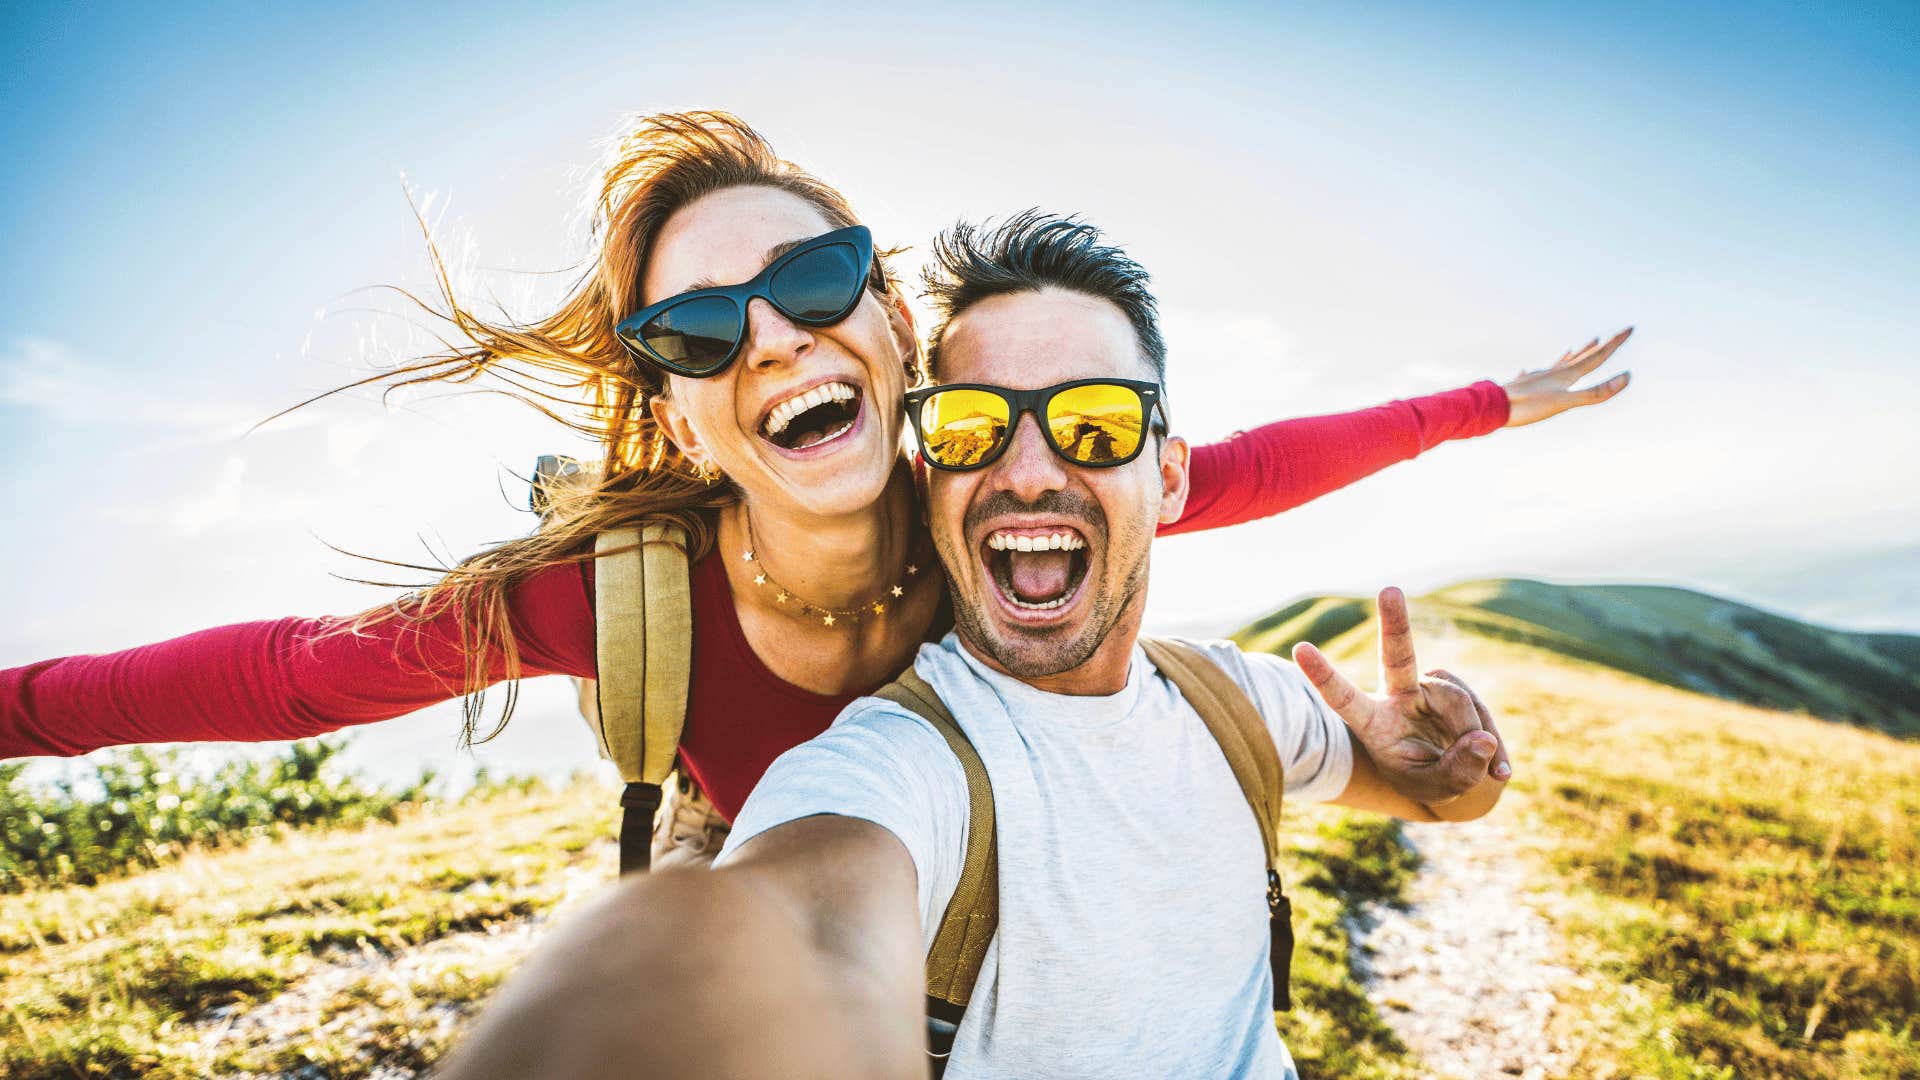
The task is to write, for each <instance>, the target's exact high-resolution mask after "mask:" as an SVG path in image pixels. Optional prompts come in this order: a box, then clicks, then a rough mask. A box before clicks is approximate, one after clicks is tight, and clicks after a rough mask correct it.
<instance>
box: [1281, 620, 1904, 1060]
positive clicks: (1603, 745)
mask: <svg viewBox="0 0 1920 1080" xmlns="http://www.w3.org/2000/svg"><path fill="white" fill-rule="evenodd" d="M1512 584H1517V586H1518V587H1517V588H1512V587H1509V585H1510V583H1480V584H1476V585H1472V586H1462V587H1456V588H1455V589H1450V590H1444V591H1443V592H1442V593H1441V594H1439V595H1438V596H1437V597H1434V598H1429V599H1426V600H1422V601H1416V602H1415V605H1414V614H1415V622H1416V632H1417V634H1418V635H1419V639H1420V644H1421V662H1422V664H1423V665H1424V666H1428V667H1432V666H1446V667H1450V668H1452V669H1454V670H1455V671H1459V672H1463V673H1466V674H1468V675H1469V677H1470V679H1471V681H1473V682H1474V683H1475V685H1476V686H1477V687H1479V688H1480V689H1481V690H1482V691H1483V693H1484V694H1485V695H1486V696H1487V697H1488V698H1489V700H1490V702H1491V703H1492V705H1493V706H1494V708H1495V709H1496V711H1497V712H1498V714H1499V716H1500V720H1501V724H1502V731H1503V734H1504V735H1505V736H1506V737H1507V738H1508V740H1509V741H1510V743H1511V744H1512V745H1513V746H1514V747H1515V748H1516V755H1517V757H1516V762H1517V766H1516V767H1517V772H1516V782H1515V784H1514V790H1513V791H1512V792H1511V794H1510V796H1509V803H1510V804H1511V805H1508V806H1504V807H1503V808H1502V810H1501V811H1500V812H1501V813H1503V814H1510V815H1513V816H1514V818H1515V820H1517V821H1518V822H1519V823H1520V824H1521V827H1522V829H1523V830H1524V831H1525V832H1526V833H1527V834H1528V835H1529V836H1530V838H1532V840H1533V841H1534V842H1535V843H1536V844H1537V845H1538V846H1539V847H1540V850H1541V851H1542V852H1543V853H1544V855H1545V857H1546V858H1547V859H1548V860H1549V865H1550V866H1551V867H1552V868H1553V869H1554V871H1556V872H1557V873H1558V874H1559V875H1560V876H1561V877H1560V881H1559V882H1558V883H1557V885H1558V891H1559V892H1560V893H1561V895H1562V896H1564V898H1565V902H1564V904H1563V905H1562V910H1561V911H1560V912H1559V915H1560V917H1561V919H1562V921H1563V925H1565V926H1566V928H1567V929H1568V930H1569V932H1570V939H1571V941H1572V943H1573V945H1574V946H1575V948H1576V951H1577V953H1578V955H1577V957H1576V958H1575V960H1576V966H1578V967H1581V968H1583V969H1587V970H1595V969H1597V970H1600V971H1603V972H1606V973H1609V974H1611V975H1613V976H1616V978H1615V979H1614V980H1611V981H1608V982H1606V983H1605V984H1604V985H1605V987H1606V988H1605V989H1603V990H1600V991H1596V992H1595V993H1594V995H1593V998H1592V1000H1589V1001H1587V1002H1586V1003H1585V1004H1584V1009H1583V1011H1584V1012H1585V1014H1586V1016H1587V1017H1588V1019H1587V1020H1585V1021H1584V1022H1583V1024H1582V1026H1584V1027H1586V1028H1587V1030H1586V1031H1584V1032H1583V1033H1582V1039H1583V1040H1584V1041H1587V1042H1588V1043H1589V1044H1590V1046H1591V1050H1590V1054H1589V1060H1587V1061H1586V1062H1584V1063H1583V1065H1582V1068H1581V1070H1580V1074H1581V1075H1595V1076H1601V1075H1651V1076H1661V1077H1668V1076H1671V1077H1693V1076H1832V1077H1893V1076H1912V1075H1920V1044H1917V1043H1916V1038H1915V1037H1916V1032H1915V1030H1914V1027H1915V1023H1914V1017H1915V1015H1916V1011H1920V944H1917V943H1916V942H1920V859H1917V858H1916V854H1917V852H1920V825H1917V824H1916V823H1917V822H1920V784H1917V783H1916V782H1915V779H1914V778H1915V777H1916V776H1920V745H1916V744H1914V743H1912V742H1903V741H1899V740H1895V739H1892V738H1888V737H1886V736H1884V735H1881V734H1878V733H1875V732H1870V731H1862V730H1859V729H1856V728H1852V727H1846V726H1841V725H1836V724H1832V723H1827V722H1823V721H1819V720H1815V719H1811V718H1809V717H1806V716H1802V715H1794V714H1789V713H1783V712H1777V711H1767V710H1762V709H1758V708H1754V707H1751V706H1747V705H1742V704H1737V703H1733V702H1726V701H1719V700H1714V699H1712V698H1707V697H1703V696H1700V695H1698V694H1694V693H1688V692H1684V691H1681V690H1678V689H1674V688H1672V687H1670V686H1667V685H1660V683H1661V682H1665V681H1667V680H1666V679H1665V678H1661V679H1659V680H1658V681H1650V680H1649V679H1648V678H1643V677H1637V676H1635V675H1633V674H1628V673H1626V672H1622V671H1617V670H1610V669H1609V668H1607V667H1604V666H1601V665H1600V664H1597V663H1595V662H1593V661H1592V659H1590V658H1591V657H1592V653H1593V651H1594V650H1595V649H1596V648H1599V649H1615V650H1622V651H1624V650H1625V649H1627V648H1629V647H1635V646H1639V645H1643V644H1645V643H1646V641H1647V640H1649V637H1648V635H1647V634H1646V633H1625V632H1621V631H1620V630H1619V627H1620V626H1621V624H1622V622H1623V621H1624V620H1622V619H1621V617H1620V616H1619V614H1618V613H1617V612H1611V611H1609V610H1608V609H1609V608H1611V607H1615V606H1616V605H1618V604H1619V603H1620V601H1621V598H1620V597H1619V596H1618V595H1617V592H1618V591H1616V590H1603V591H1601V592H1602V593H1603V595H1601V596H1600V597H1598V598H1595V597H1588V596H1580V595H1577V594H1576V595H1569V594H1572V593H1574V591H1573V590H1551V589H1550V587H1544V586H1533V585H1532V583H1512ZM1536 589H1537V590H1540V591H1533V592H1531V595H1529V592H1530V591H1531V590H1536ZM1607 592H1613V593H1615V594H1616V595H1613V596H1606V595H1604V594H1605V593H1607ZM1556 593H1557V594H1558V595H1556ZM1657 593H1658V594H1668V595H1654V596H1652V597H1648V596H1647V595H1639V596H1629V597H1628V598H1627V599H1629V600H1631V601H1633V602H1634V603H1635V605H1636V606H1637V608H1638V610H1639V612H1640V613H1641V614H1643V615H1645V614H1646V613H1648V612H1649V611H1653V612H1657V617H1658V618H1659V619H1660V620H1662V622H1661V623H1660V624H1659V625H1664V626H1666V627H1668V628H1669V629H1668V630H1667V631H1666V632H1667V633H1668V634H1669V635H1670V636H1680V634H1679V633H1676V631H1675V629H1674V628H1680V630H1681V631H1682V632H1684V633H1687V634H1699V635H1702V636H1707V635H1710V634H1715V633H1716V632H1718V631H1721V630H1722V629H1723V628H1724V627H1725V626H1727V625H1729V623H1727V622H1725V621H1722V620H1724V619H1725V618H1726V617H1727V615H1728V612H1729V609H1733V613H1736V614H1737V613H1738V610H1739V609H1738V608H1737V605H1725V606H1721V607H1716V606H1715V605H1718V604H1719V602H1717V601H1712V600H1711V598H1706V597H1699V596H1698V595H1697V594H1688V593H1683V592H1680V591H1679V590H1658V591H1657ZM1516 596H1517V597H1518V600H1515V597H1516ZM1490 599H1491V600H1494V601H1503V602H1501V603H1499V604H1498V606H1500V607H1503V608H1505V611H1491V610H1489V608H1490V607H1491V606H1494V605H1488V604H1486V601H1488V600H1490ZM1648 599H1652V600H1653V601H1654V603H1652V604H1649V603H1646V602H1645V601H1647V600H1648ZM1569 601H1573V602H1574V603H1569ZM1702 601H1706V602H1707V603H1702ZM1549 605H1559V610H1560V611H1561V612H1566V611H1568V610H1571V611H1573V612H1575V613H1576V614H1577V615H1580V616H1582V617H1585V618H1588V619H1589V620H1590V622H1588V623H1587V624H1585V625H1581V624H1580V623H1578V622H1577V621H1574V622H1572V627H1573V629H1574V630H1575V631H1576V633H1565V632H1563V631H1561V630H1560V629H1558V628H1557V627H1556V626H1553V625H1548V624H1550V623H1554V622H1559V623H1560V625H1568V622H1569V621H1568V620H1566V619H1565V618H1564V616H1563V615H1557V614H1556V613H1555V611H1554V609H1553V608H1552V607H1550V606H1549ZM1512 612H1522V613H1524V614H1526V615H1528V616H1531V618H1526V619H1522V618H1519V617H1517V616H1516V615H1514V614H1511V613H1512ZM1356 613H1357V614H1359V615H1361V616H1362V618H1361V619H1355V618H1353V616H1354V615H1355V614H1356ZM1282 614H1283V615H1285V616H1286V617H1285V618H1282V619H1279V620H1275V621H1270V622H1268V624H1267V625H1264V626H1263V625H1260V624H1256V626H1255V627H1253V628H1249V632H1248V633H1247V635H1246V640H1247V642H1248V644H1250V645H1260V646H1265V647H1270V648H1279V647H1283V646H1285V645H1286V644H1289V643H1290V641H1291V640H1293V637H1292V636H1290V635H1294V634H1296V633H1297V631H1298V630H1299V629H1300V627H1301V626H1302V625H1304V624H1305V623H1307V622H1310V621H1317V622H1319V623H1321V624H1322V625H1333V626H1341V625H1345V626H1347V627H1348V629H1346V630H1344V631H1342V632H1340V633H1338V634H1337V635H1336V636H1335V637H1334V638H1333V640H1332V641H1331V642H1330V644H1329V646H1328V647H1329V649H1330V651H1331V653H1332V654H1333V655H1334V656H1336V657H1345V658H1347V659H1348V661H1349V666H1350V667H1351V668H1352V669H1354V670H1356V671H1358V670H1363V669H1365V668H1370V667H1371V666H1372V662H1371V658H1370V656H1371V650H1372V648H1373V637H1372V628H1371V625H1370V623H1369V622H1367V621H1366V619H1367V618H1370V609H1369V606H1368V605H1366V604H1364V603H1362V602H1359V601H1344V600H1339V599H1326V600H1316V601H1308V602H1303V603H1298V604H1295V605H1292V606H1291V607H1290V608H1289V609H1287V611H1285V612H1283V613H1282ZM1535 619H1538V620H1539V621H1534V620H1535ZM1783 621H1784V620H1783ZM1733 625H1739V624H1733ZM1749 625H1750V624H1749ZM1796 625H1797V624H1796ZM1490 627H1491V628H1492V629H1491V630H1490V629H1489V628H1490ZM1803 629H1805V630H1807V631H1808V632H1809V633H1812V634H1817V635H1822V636H1824V635H1828V634H1832V633H1833V632H1829V631H1817V630H1815V629H1814V628H1803ZM1581 635H1591V639H1592V640H1589V639H1588V638H1587V637H1585V636H1581ZM1863 636H1864V635H1844V637H1853V638H1858V637H1863ZM1776 637H1779V635H1776ZM1885 637H1890V636H1885ZM1892 640H1893V641H1894V642H1895V643H1901V642H1905V643H1911V642H1912V641H1913V639H1911V638H1905V639H1901V638H1893V639H1892ZM1705 644H1707V645H1712V644H1713V641H1712V639H1711V638H1708V640H1707V641H1706V643H1705ZM1697 655H1699V654H1698V653H1693V654H1686V653H1684V652H1683V653H1681V658H1682V659H1684V658H1685V657H1686V656H1697ZM1641 662H1642V664H1644V665H1646V666H1658V662H1665V663H1666V667H1665V668H1664V669H1662V670H1660V671H1658V672H1648V674H1650V675H1664V676H1669V677H1670V676H1673V675H1674V674H1675V672H1676V671H1682V672H1684V671H1685V670H1686V669H1685V667H1684V666H1683V665H1681V664H1678V663H1676V662H1673V656H1672V655H1671V654H1670V655H1669V656H1668V657H1666V658H1660V657H1648V656H1645V655H1644V654H1643V655H1642V657H1641ZM1633 666H1636V667H1638V666H1641V665H1633ZM1805 674H1806V673H1804V672H1800V671H1796V672H1794V673H1793V676H1792V677H1794V678H1801V677H1803V676H1804V675H1805ZM1842 689H1843V687H1842V686H1840V685H1839V684H1837V683H1833V682H1829V683H1828V685H1827V687H1826V690H1827V691H1828V692H1829V693H1836V694H1837V693H1839V692H1840V691H1841V690H1842ZM1855 704H1856V705H1857V704H1858V703H1855Z"/></svg>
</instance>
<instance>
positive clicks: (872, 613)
mask: <svg viewBox="0 0 1920 1080" xmlns="http://www.w3.org/2000/svg"><path fill="white" fill-rule="evenodd" d="M740 518H741V520H742V521H744V522H745V523H746V526H747V550H745V551H743V552H741V553H740V558H741V559H742V560H744V561H746V562H750V563H754V564H756V565H755V566H754V568H753V584H754V586H755V587H756V588H761V589H766V588H771V589H772V590H773V602H774V603H775V604H778V605H780V606H782V607H784V608H786V610H788V611H791V612H793V613H794V614H795V615H797V616H800V617H801V618H814V617H816V616H817V617H818V618H819V619H820V625H822V626H839V625H841V624H843V623H844V624H846V625H848V626H857V625H859V623H860V621H861V620H862V619H877V618H879V617H880V616H882V615H885V614H886V613H887V607H888V605H889V604H890V603H891V602H892V601H895V600H899V599H901V598H903V597H905V596H906V595H907V588H908V587H909V586H911V585H912V584H913V583H914V582H915V581H916V580H917V579H918V578H919V576H920V566H919V564H918V563H915V562H913V561H911V560H912V558H913V552H912V551H909V552H908V553H907V557H908V560H909V561H908V562H907V565H906V567H905V573H904V574H903V575H902V576H901V578H900V579H899V580H898V581H896V582H894V583H893V584H892V585H891V586H889V587H887V588H886V589H885V590H883V591H882V592H881V593H880V594H879V595H878V596H875V597H874V598H873V599H872V600H869V601H867V602H866V603H864V604H861V605H859V606H857V607H850V608H830V607H822V606H821V605H819V604H812V603H808V602H807V601H805V600H802V599H800V597H798V596H796V595H794V592H793V590H792V589H789V588H787V587H786V586H784V585H782V584H780V583H779V582H777V581H775V580H773V576H772V575H770V574H768V573H767V564H766V563H763V562H761V561H760V556H759V555H758V554H756V549H757V548H758V547H759V546H760V545H759V544H758V543H757V542H756V541H755V540H754V538H753V518H751V517H749V516H748V515H747V514H744V513H743V514H741V515H740ZM918 546H919V545H918V544H916V545H915V547H918Z"/></svg>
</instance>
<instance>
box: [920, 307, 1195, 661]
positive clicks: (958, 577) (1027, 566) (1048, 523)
mask: <svg viewBox="0 0 1920 1080" xmlns="http://www.w3.org/2000/svg"><path fill="white" fill-rule="evenodd" d="M938 374H939V381H940V382H942V383H987V384H990V385H994V386H1002V387H1007V388H1009V389H1016V390H1030V389H1039V388H1041V387H1047V386H1053V385H1055V384H1058V383H1063V382H1067V381H1069V380H1073V379H1087V378H1116V379H1139V380H1149V381H1151V380H1153V378H1154V373H1153V370H1152V368H1151V366H1150V365H1149V364H1148V363H1147V360H1146V358H1145V357H1144V356H1142V355H1141V353H1140V347H1139V343H1138V340H1137V339H1136V338H1135V336H1134V332H1133V327H1132V324H1130V323H1129V322H1128V321H1127V318H1126V315H1125V314H1124V313H1122V311H1121V310H1120V308H1119V307H1118V306H1117V305H1115V304H1113V303H1111V302H1109V301H1106V300H1100V299H1096V298H1094V297H1090V296H1087V295H1085V294H1082V293H1076V292H1070V291H1066V290H1062V289H1051V288H1049V289H1043V290H1040V291H1038V292H1022V293H1013V294H1009V295H1005V296H998V297H994V298H992V299H990V300H985V301H982V302H980V303H978V304H976V305H974V306H973V307H971V308H968V309H967V310H966V311H965V312H964V313H963V314H961V315H960V316H959V317H958V318H956V319H954V320H953V322H952V323H951V324H950V325H949V326H948V328H947V332H946V335H945V337H944V338H943V340H942V344H941V351H940V370H939V373H938ZM1009 438H1010V439H1011V442H1010V443H1009V445H1008V446H1007V448H1006V450H1005V452H1004V453H1002V454H1001V455H1000V457H999V458H997V459H996V460H995V461H994V462H993V463H992V464H990V465H988V466H986V467H985V468H981V469H975V470H972V471H970V472H944V471H940V470H934V471H932V472H931V473H930V475H929V476H928V479H927V502H928V508H929V515H930V517H931V520H932V527H933V537H934V543H935V545H936V546H937V547H938V548H939V551H940V558H941V560H942V561H943V562H944V563H945V564H946V567H947V573H948V577H949V580H950V583H951V588H952V590H953V604H954V622H955V624H956V628H957V629H958V631H959V633H960V636H961V639H962V640H963V641H964V642H966V644H967V645H968V646H969V648H971V649H972V650H973V652H974V653H975V654H976V655H978V656H980V657H981V658H983V659H985V660H987V661H988V662H990V663H991V664H992V665H993V666H995V667H997V668H999V669H1001V670H1003V671H1005V672H1007V673H1008V674H1010V675H1013V676H1015V677H1016V678H1020V679H1023V680H1027V681H1029V682H1032V681H1035V680H1046V681H1047V682H1048V683H1050V684H1052V685H1050V686H1049V688H1051V689H1058V690H1061V691H1062V692H1068V693H1074V692H1078V693H1108V692H1112V691H1113V690H1115V689H1117V687H1114V686H1112V685H1111V682H1112V679H1111V676H1112V674H1113V672H1114V670H1115V669H1116V668H1115V665H1117V671H1118V676H1119V679H1120V680H1121V681H1122V682H1124V680H1125V675H1126V663H1127V658H1128V656H1130V655H1131V652H1132V649H1133V643H1134V639H1135V638H1136V637H1137V636H1138V634H1139V628H1140V611H1141V608H1142V606H1143V605H1144V604H1145V602H1146V583H1147V562H1148V560H1147V555H1148V547H1149V544H1150V543H1151V541H1152V540H1153V534H1154V529H1155V526H1156V525H1157V524H1158V523H1160V522H1166V521H1174V520H1178V518H1179V516H1180V511H1181V509H1182V508H1183V507H1184V505H1185V503H1186V491H1187V448H1186V444H1185V443H1184V442H1182V441H1181V440H1179V439H1176V438H1166V439H1155V438H1153V437H1151V436H1149V442H1148V444H1147V445H1146V446H1145V447H1143V448H1142V450H1141V452H1140V456H1139V457H1136V458H1135V459H1133V460H1132V461H1131V462H1128V463H1127V464H1125V465H1122V466H1119V467H1117V468H1098V469H1095V468H1086V467H1084V466H1081V465H1076V464H1074V463H1072V462H1070V461H1067V460H1066V459H1064V458H1062V457H1061V456H1060V455H1058V454H1056V453H1055V452H1054V451H1053V449H1052V447H1051V445H1050V444H1049V442H1048V441H1047V436H1046V434H1045V432H1044V431H1042V430H1041V425H1040V422H1039V421H1038V420H1037V419H1036V418H1035V417H1034V416H1033V415H1032V414H1027V415H1023V416H1020V417H1018V418H1017V419H1016V421H1015V426H1014V429H1013V432H1012V434H1011V435H1010V436H1009ZM1054 536H1065V537H1066V538H1067V543H1066V546H1065V547H1063V548H1052V549H1049V550H1042V551H1018V550H1014V548H1016V546H1017V544H1018V542H1019V540H1020V539H1021V538H1023V537H1025V538H1048V537H1054ZM1029 542H1031V541H1029ZM1078 545H1084V546H1078ZM1116 630H1118V631H1120V632H1119V633H1115V631H1116ZM1090 662H1091V664H1090ZM1083 671H1084V673H1088V674H1091V675H1092V676H1094V677H1093V678H1092V679H1091V681H1089V680H1088V679H1082V678H1079V677H1078V674H1079V673H1083ZM1051 676H1060V678H1057V679H1051V678H1049V677H1051ZM1100 676H1106V677H1104V678H1103V677H1100Z"/></svg>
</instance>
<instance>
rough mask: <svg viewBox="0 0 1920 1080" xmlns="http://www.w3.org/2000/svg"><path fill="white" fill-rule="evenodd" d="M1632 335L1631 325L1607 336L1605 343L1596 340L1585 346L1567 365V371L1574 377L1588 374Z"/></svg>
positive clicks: (1604, 361) (1605, 360)
mask: <svg viewBox="0 0 1920 1080" xmlns="http://www.w3.org/2000/svg"><path fill="white" fill-rule="evenodd" d="M1632 336H1633V327H1631V326H1629V327H1627V328H1626V329H1625V330H1622V331H1620V332H1619V333H1617V334H1615V335H1613V336H1612V337H1610V338H1608V339H1607V343H1606V344H1605V345H1601V344H1599V343H1598V342H1596V343H1594V344H1592V345H1589V346H1587V348H1586V350H1585V351H1584V352H1583V353H1582V354H1581V355H1580V357H1579V358H1578V359H1576V360H1575V361H1573V362H1572V363H1570V364H1568V365H1567V371H1568V372H1569V373H1570V374H1572V376H1573V377H1574V378H1575V379H1578V378H1581V377H1582V376H1585V375H1587V374H1590V373H1591V372H1592V371H1593V370H1594V369H1596V368H1598V367H1599V366H1600V365H1601V364H1604V363H1606V362H1607V358H1608V357H1610V356H1612V355H1613V354H1614V353H1615V352H1616V351H1617V350H1618V349H1619V348H1620V346H1622V345H1625V344H1626V343H1627V339H1628V338H1629V337H1632Z"/></svg>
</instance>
